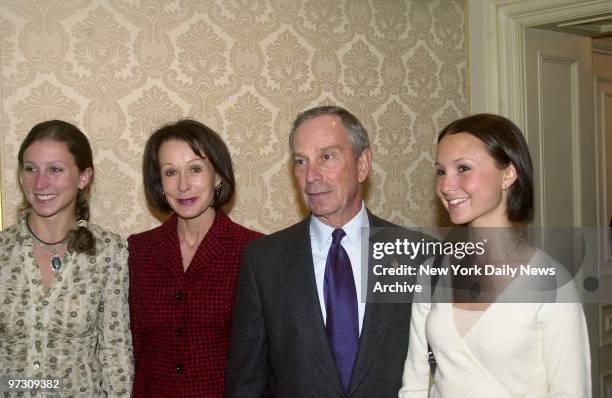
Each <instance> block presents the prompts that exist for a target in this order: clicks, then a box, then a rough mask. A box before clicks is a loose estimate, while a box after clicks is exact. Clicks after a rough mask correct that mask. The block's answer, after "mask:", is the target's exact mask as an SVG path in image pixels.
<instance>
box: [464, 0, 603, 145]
mask: <svg viewBox="0 0 612 398" xmlns="http://www.w3.org/2000/svg"><path fill="white" fill-rule="evenodd" d="M467 7H468V31H469V40H468V43H469V44H468V45H469V65H470V72H469V74H470V111H471V112H472V113H479V112H491V113H498V114H501V115H504V116H506V117H508V118H510V119H511V120H512V121H514V122H515V123H516V124H517V125H518V126H519V127H521V129H523V131H524V132H525V134H526V135H527V134H528V133H527V132H526V131H525V130H524V129H525V127H526V120H527V118H526V104H525V103H526V95H525V91H526V90H525V76H524V62H525V56H524V45H523V43H524V33H525V29H526V28H528V27H531V26H537V25H543V24H548V23H553V22H560V21H567V20H571V19H576V18H583V17H589V16H595V15H601V14H605V13H612V2H611V1H610V0H467Z"/></svg>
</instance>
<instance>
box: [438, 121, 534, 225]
mask: <svg viewBox="0 0 612 398" xmlns="http://www.w3.org/2000/svg"><path fill="white" fill-rule="evenodd" d="M457 133H468V134H471V135H473V136H474V137H476V138H478V139H479V140H480V141H482V142H483V143H484V144H485V147H486V149H487V152H488V153H489V155H490V156H491V157H492V158H493V159H495V162H496V163H497V166H498V167H499V168H500V169H504V168H506V167H507V166H508V165H509V164H510V163H512V164H513V165H514V168H515V169H516V174H517V179H516V181H515V182H514V184H512V185H511V186H510V188H509V190H508V203H507V214H508V219H509V220H510V221H512V222H529V221H531V219H532V218H533V165H532V162H531V155H530V154H529V147H528V146H527V142H526V141H525V137H524V136H523V133H522V132H521V130H520V129H519V128H518V127H517V126H516V124H514V123H512V122H511V121H510V120H508V119H506V118H505V117H503V116H499V115H492V114H489V113H481V114H477V115H473V116H468V117H464V118H462V119H458V120H455V121H454V122H452V123H450V124H449V125H448V126H446V127H445V128H444V129H443V130H442V131H441V132H440V134H439V135H438V143H440V140H442V138H444V137H445V136H446V135H449V134H457Z"/></svg>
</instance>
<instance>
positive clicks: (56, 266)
mask: <svg viewBox="0 0 612 398" xmlns="http://www.w3.org/2000/svg"><path fill="white" fill-rule="evenodd" d="M61 268H62V259H61V258H60V256H53V257H51V269H52V270H53V271H55V272H57V271H59V270H60V269H61Z"/></svg>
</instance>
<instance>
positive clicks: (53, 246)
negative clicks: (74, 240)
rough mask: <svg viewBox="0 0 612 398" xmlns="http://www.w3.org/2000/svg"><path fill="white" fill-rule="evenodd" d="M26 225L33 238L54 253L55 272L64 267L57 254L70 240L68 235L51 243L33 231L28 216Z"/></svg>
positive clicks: (44, 248) (53, 266)
mask: <svg viewBox="0 0 612 398" xmlns="http://www.w3.org/2000/svg"><path fill="white" fill-rule="evenodd" d="M26 227H27V228H28V232H29V233H30V235H32V238H33V239H34V241H35V242H36V244H38V246H40V247H41V248H42V249H43V250H46V251H48V252H49V253H51V254H52V256H51V263H50V264H49V265H50V266H51V269H52V270H53V271H55V272H57V271H59V270H60V269H62V258H61V257H60V256H59V255H58V254H57V253H58V252H59V251H60V249H61V248H62V247H63V246H64V244H65V243H66V242H68V237H65V238H64V239H62V240H60V241H59V242H55V243H49V242H45V241H43V240H41V239H40V238H39V237H38V236H36V234H35V233H34V232H32V228H30V223H28V219H27V218H26Z"/></svg>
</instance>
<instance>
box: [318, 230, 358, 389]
mask: <svg viewBox="0 0 612 398" xmlns="http://www.w3.org/2000/svg"><path fill="white" fill-rule="evenodd" d="M344 236H346V233H345V232H344V231H343V230H342V229H336V230H334V232H333V233H332V244H331V246H330V248H329V253H328V254H327V262H326V263H325V283H324V284H323V294H324V296H325V309H326V311H327V321H326V324H325V329H326V330H327V337H328V338H329V344H330V345H331V349H332V352H333V354H334V358H335V359H336V366H337V367H338V371H339V372H340V379H341V380H342V386H343V387H344V391H346V392H348V388H349V383H350V381H351V372H352V371H353V364H354V363H355V357H356V356H357V346H358V344H359V320H358V313H357V291H356V290H355V279H354V278H353V269H352V268H351V260H350V259H349V256H348V254H347V252H346V250H344V248H343V247H342V245H341V244H340V242H341V241H342V238H343V237H344Z"/></svg>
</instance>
